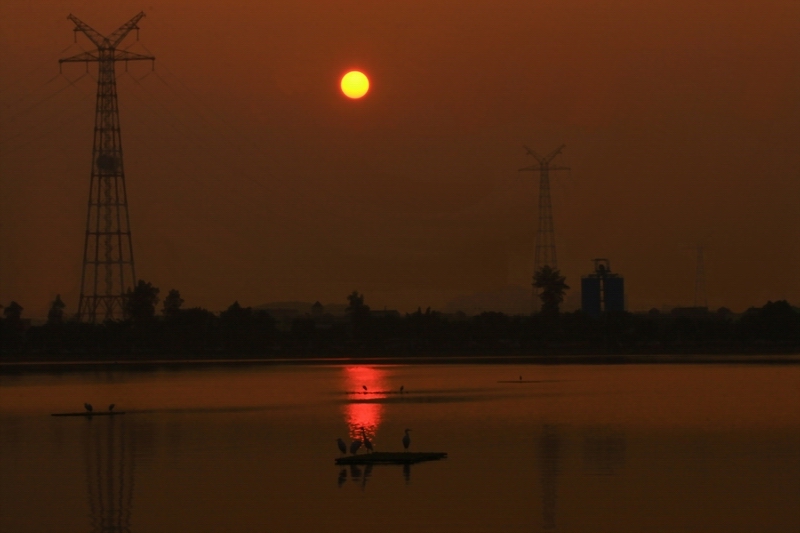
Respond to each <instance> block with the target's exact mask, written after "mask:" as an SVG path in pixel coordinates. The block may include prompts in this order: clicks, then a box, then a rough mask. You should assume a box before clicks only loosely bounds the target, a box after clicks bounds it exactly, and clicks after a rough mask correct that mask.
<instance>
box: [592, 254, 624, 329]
mask: <svg viewBox="0 0 800 533" xmlns="http://www.w3.org/2000/svg"><path fill="white" fill-rule="evenodd" d="M581 310H582V311H583V312H584V313H586V314H587V315H590V316H599V315H600V314H601V313H604V312H614V311H624V310H625V279H624V278H623V277H622V276H620V275H619V274H614V273H613V272H611V264H610V263H609V261H608V259H595V260H594V272H593V273H591V274H589V275H588V276H584V277H583V278H581Z"/></svg>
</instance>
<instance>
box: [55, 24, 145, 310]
mask: <svg viewBox="0 0 800 533" xmlns="http://www.w3.org/2000/svg"><path fill="white" fill-rule="evenodd" d="M142 17H144V12H142V13H139V14H138V15H136V16H135V17H133V18H132V19H131V20H129V21H128V22H126V23H125V24H123V25H122V26H120V27H119V28H118V29H117V30H116V31H115V32H114V33H112V34H111V35H109V36H108V37H106V36H103V35H101V34H100V33H98V32H97V31H95V30H94V29H92V28H91V27H89V26H88V25H87V24H85V23H83V22H82V21H81V20H80V19H78V18H77V17H75V16H73V15H69V16H68V17H67V18H68V19H69V20H71V21H72V22H74V23H75V29H74V30H73V31H74V32H75V39H76V40H77V38H78V32H79V31H80V32H83V33H84V34H85V35H86V37H88V38H89V40H90V41H92V44H94V45H95V46H96V47H97V50H92V51H89V52H83V53H80V54H77V55H74V56H72V57H67V58H65V59H59V60H58V62H59V64H61V63H78V62H84V63H86V64H87V68H88V63H89V62H96V63H98V75H97V105H96V108H95V119H94V145H93V146H92V174H91V180H90V182H89V207H88V210H87V213H86V234H85V237H84V243H83V270H82V272H81V295H80V300H79V301H78V320H86V321H88V322H96V321H97V319H98V318H99V317H101V318H102V319H106V320H108V319H115V318H122V317H123V316H124V312H125V297H126V296H125V293H126V292H127V289H129V288H132V287H133V286H134V285H135V283H136V271H135V269H134V264H133V242H132V241H131V224H130V218H129V216H128V194H127V191H126V189H125V171H124V169H123V166H122V136H121V134H120V125H119V107H118V104H117V80H116V76H115V72H114V68H115V63H116V62H117V61H139V60H145V59H146V60H150V61H154V60H155V57H153V56H146V55H142V54H137V53H134V52H129V51H127V50H117V46H119V44H120V43H121V42H122V41H123V39H125V37H126V36H127V35H128V33H130V32H131V30H136V32H137V37H138V32H139V27H138V26H137V25H136V24H137V23H138V22H139V20H140V19H141V18H142Z"/></svg>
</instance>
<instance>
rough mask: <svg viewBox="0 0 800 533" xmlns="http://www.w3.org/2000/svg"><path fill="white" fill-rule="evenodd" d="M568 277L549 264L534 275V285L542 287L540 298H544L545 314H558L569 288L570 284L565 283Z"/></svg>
mask: <svg viewBox="0 0 800 533" xmlns="http://www.w3.org/2000/svg"><path fill="white" fill-rule="evenodd" d="M566 279H567V278H566V277H564V276H562V275H561V271H559V270H555V269H553V268H552V267H550V266H549V265H544V266H543V267H542V268H540V269H539V270H538V271H536V273H535V274H534V275H533V286H534V287H535V288H537V289H540V292H539V298H540V299H541V300H542V314H543V315H547V316H557V315H558V309H559V306H560V305H561V302H563V301H564V294H565V293H566V292H567V290H568V289H569V285H567V284H566V283H565V281H566Z"/></svg>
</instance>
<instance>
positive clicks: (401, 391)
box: [400, 385, 406, 394]
mask: <svg viewBox="0 0 800 533" xmlns="http://www.w3.org/2000/svg"><path fill="white" fill-rule="evenodd" d="M405 388H406V386H405V385H400V394H403V390H404V389H405Z"/></svg>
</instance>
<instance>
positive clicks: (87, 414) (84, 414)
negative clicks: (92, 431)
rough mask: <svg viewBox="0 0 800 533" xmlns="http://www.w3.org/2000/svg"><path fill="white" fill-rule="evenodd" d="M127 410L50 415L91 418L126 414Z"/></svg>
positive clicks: (54, 414)
mask: <svg viewBox="0 0 800 533" xmlns="http://www.w3.org/2000/svg"><path fill="white" fill-rule="evenodd" d="M124 414H125V411H96V412H95V411H81V412H79V413H51V414H50V416H85V417H87V418H91V417H93V416H114V415H124Z"/></svg>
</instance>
